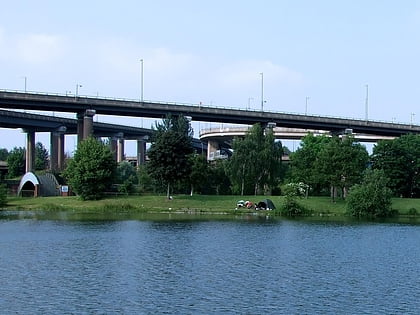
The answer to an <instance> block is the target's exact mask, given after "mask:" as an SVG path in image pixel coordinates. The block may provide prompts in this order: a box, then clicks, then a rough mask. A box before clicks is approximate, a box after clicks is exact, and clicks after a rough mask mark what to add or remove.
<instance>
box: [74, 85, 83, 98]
mask: <svg viewBox="0 0 420 315" xmlns="http://www.w3.org/2000/svg"><path fill="white" fill-rule="evenodd" d="M79 87H82V85H81V84H76V94H75V96H76V97H78V96H79Z"/></svg>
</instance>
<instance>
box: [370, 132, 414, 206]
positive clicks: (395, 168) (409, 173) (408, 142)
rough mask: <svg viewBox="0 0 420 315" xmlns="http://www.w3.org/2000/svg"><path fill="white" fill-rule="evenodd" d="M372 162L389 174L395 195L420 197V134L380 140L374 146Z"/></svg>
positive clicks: (375, 166) (390, 185)
mask: <svg viewBox="0 0 420 315" xmlns="http://www.w3.org/2000/svg"><path fill="white" fill-rule="evenodd" d="M372 164H373V168H374V169H381V170H384V172H385V173H386V174H387V176H388V178H389V179H390V182H389V187H390V188H391V189H392V191H393V193H394V195H396V196H399V197H400V196H402V197H409V198H418V197H420V135H404V136H401V137H400V138H396V139H394V140H383V141H379V142H378V143H377V144H376V146H375V147H374V148H373V153H372Z"/></svg>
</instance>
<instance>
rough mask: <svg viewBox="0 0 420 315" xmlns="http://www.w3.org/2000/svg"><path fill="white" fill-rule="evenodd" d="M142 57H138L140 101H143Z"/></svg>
mask: <svg viewBox="0 0 420 315" xmlns="http://www.w3.org/2000/svg"><path fill="white" fill-rule="evenodd" d="M143 63H144V62H143V59H140V101H142V102H143V66H144V65H143Z"/></svg>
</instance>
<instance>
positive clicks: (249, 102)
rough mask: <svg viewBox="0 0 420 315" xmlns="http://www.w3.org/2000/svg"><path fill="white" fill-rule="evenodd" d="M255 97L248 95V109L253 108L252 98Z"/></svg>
mask: <svg viewBox="0 0 420 315" xmlns="http://www.w3.org/2000/svg"><path fill="white" fill-rule="evenodd" d="M253 99H254V98H252V97H248V108H247V110H249V109H251V100H253Z"/></svg>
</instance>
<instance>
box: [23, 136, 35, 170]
mask: <svg viewBox="0 0 420 315" xmlns="http://www.w3.org/2000/svg"><path fill="white" fill-rule="evenodd" d="M25 132H26V167H25V171H26V173H27V172H33V171H34V170H35V131H32V130H25Z"/></svg>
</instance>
